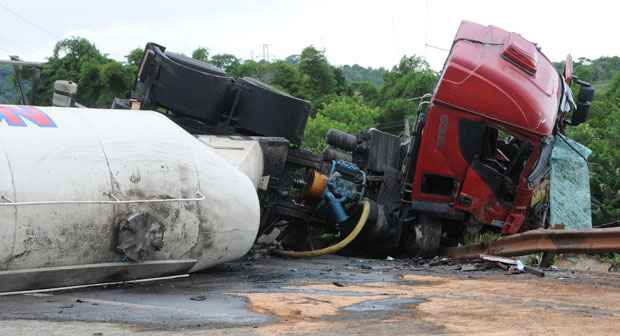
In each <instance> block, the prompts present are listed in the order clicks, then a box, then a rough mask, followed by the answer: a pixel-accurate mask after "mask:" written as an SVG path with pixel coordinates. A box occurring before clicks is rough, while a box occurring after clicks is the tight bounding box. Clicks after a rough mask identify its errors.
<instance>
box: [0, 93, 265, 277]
mask: <svg viewBox="0 0 620 336" xmlns="http://www.w3.org/2000/svg"><path fill="white" fill-rule="evenodd" d="M259 219H260V211H259V202H258V197H257V194H256V190H255V187H254V185H253V183H252V181H251V180H250V179H249V178H248V176H246V175H245V174H243V173H242V172H241V171H240V170H239V169H236V168H235V167H233V166H232V165H231V164H230V163H228V162H227V161H226V160H225V159H224V158H222V157H221V156H220V155H218V154H217V153H215V152H214V151H213V150H212V149H210V147H209V146H207V145H205V144H204V143H202V142H201V141H199V140H198V139H196V138H195V137H194V136H192V135H191V134H189V133H187V132H186V131H184V130H183V129H182V128H180V127H178V126H177V125H176V124H174V123H173V122H171V121H170V120H169V119H168V118H166V117H165V116H163V115H161V114H159V113H156V112H151V111H131V110H103V109H85V108H60V107H31V106H9V105H3V106H0V271H7V270H21V269H33V268H41V267H55V266H67V265H83V264H99V263H110V262H119V261H130V262H131V261H134V262H142V261H145V262H146V261H158V260H174V259H183V260H195V263H194V264H192V266H191V267H190V269H189V271H190V272H193V271H198V270H202V269H204V268H207V267H209V266H213V265H215V264H218V263H223V262H226V261H230V260H233V259H236V258H239V257H241V256H243V255H244V254H245V253H246V252H247V251H248V250H249V249H250V247H251V246H252V244H253V242H254V239H255V237H256V234H257V231H258V227H259Z"/></svg>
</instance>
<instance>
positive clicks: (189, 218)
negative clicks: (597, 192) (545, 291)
mask: <svg viewBox="0 0 620 336" xmlns="http://www.w3.org/2000/svg"><path fill="white" fill-rule="evenodd" d="M571 72H572V71H571V63H570V61H569V62H567V63H566V68H565V70H564V73H563V74H558V73H557V72H556V70H555V69H554V67H553V65H552V64H551V62H550V61H549V60H548V59H547V58H546V57H545V55H544V54H542V52H541V51H540V49H539V48H538V47H537V46H536V45H535V44H533V43H531V42H529V41H527V40H525V39H524V38H522V37H521V36H519V35H517V34H515V33H510V32H506V31H504V30H502V29H499V28H497V27H493V26H482V25H479V24H475V23H471V22H463V23H462V24H461V26H460V28H459V30H458V32H457V35H456V38H455V40H454V42H453V45H452V48H451V51H450V54H449V55H448V58H447V60H446V63H445V65H444V68H443V70H442V72H441V77H440V79H439V81H438V83H437V85H436V87H435V89H434V92H433V93H432V94H429V95H427V96H425V97H423V99H422V100H421V101H420V104H419V107H418V111H417V118H416V123H415V126H414V127H413V129H412V132H411V133H410V134H402V135H393V134H389V133H385V132H382V131H380V130H377V129H369V130H366V131H364V132H362V133H361V134H357V135H351V134H346V133H344V132H341V131H338V130H330V131H329V132H328V133H327V135H326V143H327V144H328V145H329V146H328V147H327V148H326V149H325V151H324V152H323V153H321V154H314V153H311V152H309V151H306V150H304V149H302V148H301V143H302V140H303V133H304V129H305V125H306V122H307V119H308V118H309V117H311V116H312V112H311V109H310V105H309V104H308V103H307V102H306V101H303V100H301V99H298V98H295V97H292V96H290V95H287V94H285V93H283V92H281V91H279V90H277V89H275V88H273V87H270V86H269V85H267V84H264V83H262V82H260V81H258V80H256V79H252V78H233V77H231V76H229V75H228V74H226V73H225V72H223V71H222V70H220V69H218V68H216V67H213V66H211V65H209V64H206V63H203V62H199V61H196V60H193V59H191V58H188V57H185V56H183V55H179V54H176V53H173V52H170V51H166V49H165V47H163V46H160V45H157V44H154V43H149V44H147V46H146V48H145V53H144V56H143V59H142V62H141V66H140V70H139V73H138V78H137V81H136V86H135V88H134V91H133V93H132V97H131V99H117V100H115V102H114V104H113V106H112V107H113V109H110V110H98V109H88V108H75V107H63V108H60V107H31V106H3V107H2V108H1V109H0V116H1V117H2V123H1V124H0V127H2V128H3V129H2V132H1V133H0V136H1V137H2V138H1V139H2V142H1V144H2V148H3V152H4V153H5V155H4V156H2V157H1V158H0V160H2V161H3V163H2V164H0V169H2V170H3V171H4V173H3V174H0V176H1V177H0V179H1V180H0V188H2V189H0V194H1V197H2V202H1V203H0V218H2V221H3V225H2V227H1V228H0V230H1V231H0V237H1V240H0V241H1V244H0V262H1V264H0V265H1V267H2V268H1V271H0V279H3V281H2V283H4V284H10V285H4V286H3V287H2V288H0V289H2V290H5V291H6V290H19V289H29V288H40V287H53V286H62V285H72V284H78V283H92V282H104V281H118V280H127V279H134V278H146V277H155V276H162V275H169V274H178V273H184V272H193V271H199V270H202V269H204V268H206V267H209V266H212V265H214V264H217V263H221V262H225V261H229V260H232V259H234V258H238V257H241V256H242V255H243V254H245V253H246V252H247V251H248V250H249V249H250V247H251V246H252V244H253V243H254V241H255V239H256V238H257V236H261V235H270V236H273V237H275V239H276V241H278V242H279V243H280V244H281V246H282V250H280V253H282V254H285V255H290V256H312V255H320V254H325V253H333V252H341V253H353V254H356V255H373V256H385V255H397V254H407V255H431V254H435V253H437V251H438V249H439V248H440V247H441V246H454V245H458V244H459V243H462V242H463V237H464V236H465V235H466V234H467V233H472V232H480V231H481V230H490V231H495V232H499V233H504V234H510V233H516V232H522V231H524V230H529V229H533V228H541V227H542V228H544V227H548V226H549V225H551V224H556V223H559V222H560V221H562V223H564V221H563V219H561V218H559V217H560V216H559V215H557V214H558V213H560V214H562V213H565V212H561V211H559V212H557V211H556V212H555V213H554V211H553V208H554V207H555V206H556V205H557V207H558V208H560V207H561V206H562V204H563V202H562V199H561V196H562V195H560V196H558V197H555V198H554V188H555V189H557V190H563V189H562V185H563V184H564V185H565V183H564V182H563V181H554V180H553V176H555V175H554V174H553V173H552V170H553V169H552V162H553V155H554V153H555V152H556V149H558V148H559V147H563V148H564V147H566V148H569V151H572V153H573V154H574V155H572V158H575V157H578V158H579V160H582V161H583V159H584V158H586V157H587V155H588V150H587V149H586V148H585V147H582V146H581V145H579V144H577V143H575V142H573V141H571V140H570V139H567V138H566V137H565V136H564V135H563V131H564V128H565V126H566V125H577V124H579V123H581V122H583V121H584V120H585V118H586V116H587V113H588V109H589V106H590V102H591V100H592V98H593V95H594V90H593V89H592V87H591V85H589V84H588V83H586V82H584V81H581V80H579V79H577V78H574V76H572V73H571ZM571 83H575V84H577V85H579V87H580V88H579V96H578V99H577V101H576V102H575V100H574V99H573V95H572V91H571V88H570V85H571ZM65 84H66V83H65ZM70 91H71V92H74V91H75V90H70ZM61 93H62V90H57V93H56V94H61ZM64 98H67V99H62V97H58V99H55V101H64V102H66V104H67V105H69V106H74V101H73V99H72V98H71V97H64ZM15 144H19V146H17V145H15ZM26 148H27V149H28V150H26ZM570 156H571V155H569V157H570ZM573 161H575V160H573ZM565 170H566V169H565ZM565 173H566V172H565ZM568 174H573V175H574V176H573V178H572V179H571V181H570V186H571V187H572V188H573V190H572V191H573V192H574V188H575V187H576V186H577V187H579V188H581V189H582V191H583V193H582V194H583V195H584V197H586V198H587V203H588V205H587V206H584V207H582V208H580V210H579V213H580V214H577V217H579V216H581V218H587V219H584V220H583V221H585V222H587V223H586V224H585V225H591V224H589V212H588V209H589V192H588V181H587V165H586V164H585V163H584V162H578V163H574V162H573V165H572V166H571V169H570V172H569V173H568ZM558 176H566V174H564V175H561V174H559V175H558ZM584 176H585V180H584ZM554 186H557V187H554ZM560 194H561V193H560ZM554 199H555V201H554ZM583 213H585V214H586V216H584V215H583ZM554 214H555V215H554ZM554 216H555V217H554ZM572 217H575V216H572ZM33 272H36V274H37V276H36V277H33V274H34V273H33ZM5 280H6V281H5ZM7 281H8V282H7Z"/></svg>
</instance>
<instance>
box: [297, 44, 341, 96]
mask: <svg viewBox="0 0 620 336" xmlns="http://www.w3.org/2000/svg"><path fill="white" fill-rule="evenodd" d="M299 71H300V72H301V74H302V76H303V81H304V91H305V93H306V96H307V97H309V98H310V99H311V100H314V99H316V98H319V97H321V96H323V95H327V94H330V93H333V92H334V91H335V89H336V85H337V82H336V76H335V74H334V71H333V70H332V67H331V66H330V65H329V63H328V62H327V59H326V58H325V55H324V53H323V52H322V51H319V50H317V49H315V48H314V47H312V46H310V47H307V48H305V49H304V50H303V51H302V52H301V56H300V57H299Z"/></svg>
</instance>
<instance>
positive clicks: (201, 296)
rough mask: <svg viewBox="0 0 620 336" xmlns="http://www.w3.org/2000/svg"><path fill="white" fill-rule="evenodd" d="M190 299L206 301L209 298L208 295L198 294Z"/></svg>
mask: <svg viewBox="0 0 620 336" xmlns="http://www.w3.org/2000/svg"><path fill="white" fill-rule="evenodd" d="M189 299H190V300H192V301H205V300H206V299H207V297H206V296H204V295H198V296H192V297H191V298H189Z"/></svg>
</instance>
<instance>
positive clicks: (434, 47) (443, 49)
mask: <svg viewBox="0 0 620 336" xmlns="http://www.w3.org/2000/svg"><path fill="white" fill-rule="evenodd" d="M424 46H425V47H428V48H433V49H437V50H441V51H450V49H448V48H442V47H438V46H434V45H432V44H428V43H426V44H425V45H424Z"/></svg>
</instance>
